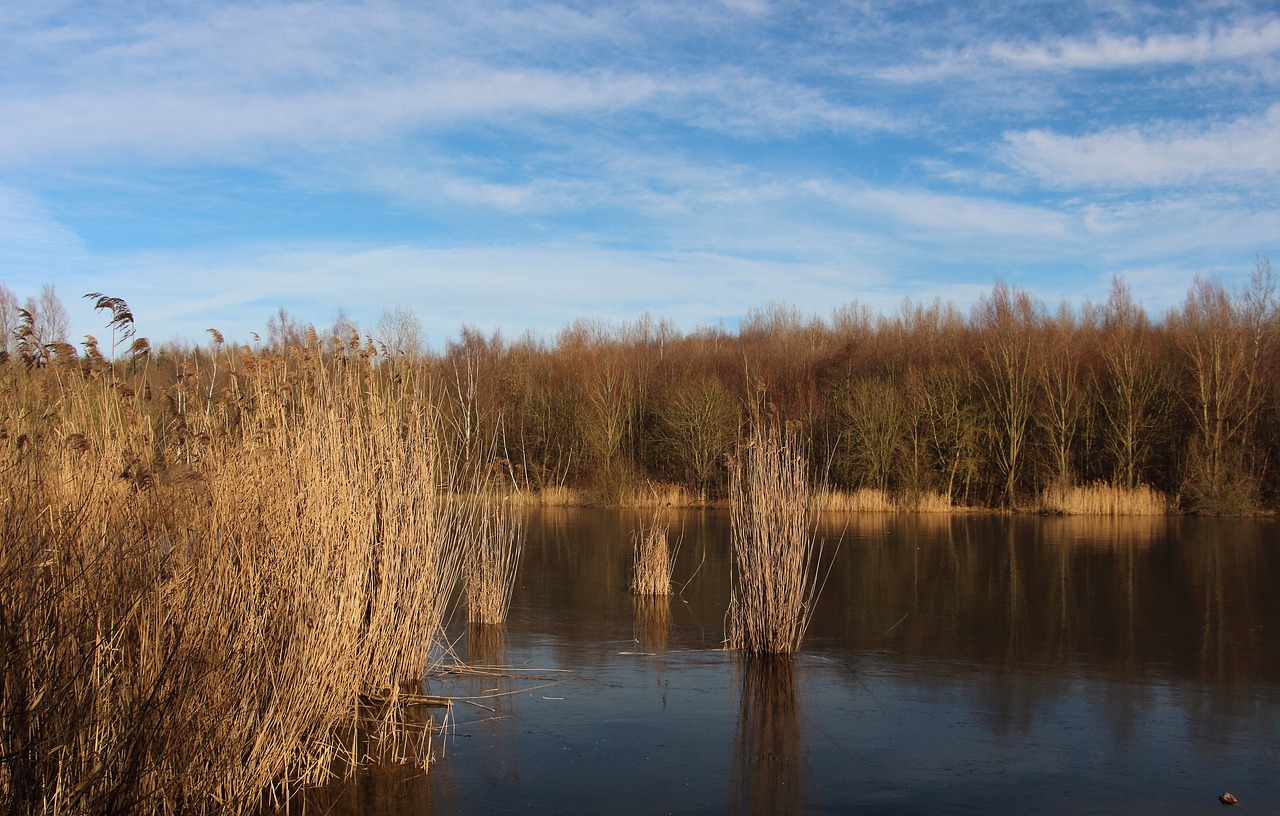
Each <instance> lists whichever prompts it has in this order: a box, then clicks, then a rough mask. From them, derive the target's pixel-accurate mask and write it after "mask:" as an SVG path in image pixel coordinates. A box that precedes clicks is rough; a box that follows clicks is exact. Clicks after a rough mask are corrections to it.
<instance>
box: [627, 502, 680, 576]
mask: <svg viewBox="0 0 1280 816" xmlns="http://www.w3.org/2000/svg"><path fill="white" fill-rule="evenodd" d="M669 535H670V525H669V524H668V523H667V520H666V519H665V518H663V515H662V512H661V511H658V512H655V513H654V514H653V520H652V521H651V522H650V523H649V526H647V527H645V526H644V525H641V527H640V529H639V530H637V531H636V532H635V533H633V534H632V536H631V552H632V558H631V563H632V569H631V591H632V592H633V593H635V594H636V595H670V594H671V573H672V572H673V571H674V570H675V561H676V554H677V553H678V552H679V549H680V548H679V546H676V547H672V546H671V544H670V541H669Z"/></svg>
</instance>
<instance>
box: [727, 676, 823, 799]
mask: <svg viewBox="0 0 1280 816" xmlns="http://www.w3.org/2000/svg"><path fill="white" fill-rule="evenodd" d="M738 668H739V672H738V673H739V675H740V681H741V689H742V693H741V696H740V698H739V705H738V726H737V730H736V733H735V735H734V744H733V768H732V771H731V773H730V783H729V812H730V813H738V814H744V813H749V814H791V813H800V812H802V810H803V800H804V791H803V781H804V770H805V769H804V739H803V736H802V734H801V732H800V710H799V700H798V697H797V693H796V668H795V663H794V662H793V661H792V660H791V659H790V658H789V657H779V656H767V655H766V656H754V657H742V658H741V659H740V661H739V666H738Z"/></svg>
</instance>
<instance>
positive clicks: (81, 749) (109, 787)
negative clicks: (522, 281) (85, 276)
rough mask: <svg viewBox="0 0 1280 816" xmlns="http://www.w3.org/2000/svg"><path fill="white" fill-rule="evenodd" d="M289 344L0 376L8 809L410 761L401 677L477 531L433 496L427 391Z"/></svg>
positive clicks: (435, 625) (360, 361)
mask: <svg viewBox="0 0 1280 816" xmlns="http://www.w3.org/2000/svg"><path fill="white" fill-rule="evenodd" d="M107 305H108V306H110V304H107ZM117 311H118V310H113V314H115V313H116V312H117ZM113 319H114V318H113ZM131 327H132V318H131V316H130V315H128V314H127V310H126V317H125V319H124V320H123V323H122V324H121V325H120V326H115V325H114V324H113V328H115V329H119V330H125V331H127V330H129V329H131ZM127 337H128V334H126V335H125V338H126V339H127ZM309 341H310V342H309V343H308V344H306V345H305V346H302V347H295V348H292V349H290V350H288V351H287V352H285V353H272V352H262V351H257V352H255V351H250V350H249V349H247V348H244V347H241V348H228V347H225V346H224V345H223V344H221V343H218V344H217V345H215V347H214V353H213V355H212V358H210V356H209V355H205V356H204V357H203V359H202V358H201V357H199V356H196V357H193V358H190V359H186V360H183V361H180V362H179V363H178V374H179V376H178V377H177V378H176V379H175V380H174V382H173V383H172V384H171V385H170V386H169V387H166V388H163V389H161V388H159V387H153V386H152V384H151V380H150V379H149V378H148V376H147V375H148V373H149V372H150V370H151V366H152V361H151V359H150V355H149V354H148V351H149V348H148V347H147V346H146V345H145V344H142V345H140V344H139V343H138V342H137V341H136V340H134V341H133V344H132V347H131V348H132V349H133V351H132V352H131V353H130V354H128V355H127V356H125V357H123V358H121V359H119V360H117V361H115V362H114V363H108V362H107V360H106V359H105V358H104V357H103V355H102V354H101V353H98V349H97V346H96V343H93V342H92V341H90V343H87V344H86V351H87V353H86V355H85V356H84V357H79V356H77V355H76V354H75V353H74V350H73V349H70V347H63V346H65V344H63V345H62V346H51V347H48V348H45V349H43V351H42V354H43V355H44V356H43V357H37V356H35V355H34V354H32V355H28V357H27V358H25V359H23V358H18V359H11V360H9V361H7V362H6V363H4V364H2V365H0V673H2V676H3V700H2V701H0V723H2V727H0V799H2V800H3V802H2V805H3V807H4V809H5V810H6V811H7V812H9V813H15V814H21V813H57V812H69V813H81V812H83V813H90V812H99V813H115V812H129V811H135V812H161V813H163V812H177V811H179V810H192V809H199V810H221V811H229V812H241V811H246V810H251V809H254V808H256V807H258V806H260V805H261V804H262V803H264V802H271V801H275V802H281V801H285V800H286V799H287V798H288V797H290V796H291V795H292V792H293V791H295V790H297V789H299V788H301V787H304V786H309V785H314V784H319V783H322V782H326V781H328V780H330V779H331V778H333V777H334V776H335V775H341V774H347V773H351V772H353V771H354V770H355V769H357V768H360V767H362V766H365V765H367V764H369V763H371V762H379V761H390V762H395V763H408V764H416V765H419V766H425V765H426V763H427V762H428V761H429V759H430V751H431V742H432V733H433V726H432V724H431V721H430V719H429V718H423V717H420V716H417V715H416V714H415V713H414V710H415V706H414V705H412V703H413V702H414V700H415V699H416V698H413V697H412V696H406V694H405V692H404V689H405V688H406V686H405V682H406V681H409V683H410V686H412V684H413V681H414V680H416V679H417V678H419V677H420V676H421V674H422V671H423V661H424V658H425V656H426V654H427V652H428V650H429V649H430V648H431V645H432V643H434V642H436V638H437V637H438V636H439V632H440V629H441V625H442V622H443V620H444V618H445V615H446V613H447V611H448V610H447V605H448V603H449V598H450V597H451V594H452V593H453V591H454V588H455V586H456V585H457V582H458V581H459V579H460V577H461V576H462V574H463V563H464V561H465V558H464V555H465V554H466V553H467V552H468V550H469V548H470V547H471V545H472V544H473V543H474V542H475V541H476V540H477V532H478V531H479V530H480V529H482V528H483V529H485V530H489V529H491V528H490V527H486V526H485V524H486V522H483V521H482V520H483V519H489V518H492V517H493V516H492V514H491V513H487V511H486V510H485V508H484V506H483V504H484V501H485V500H484V499H483V498H482V494H481V493H479V492H473V493H471V494H463V495H456V494H455V495H452V496H448V497H446V495H445V487H446V486H449V485H457V484H458V474H457V473H453V472H451V464H450V461H449V459H448V457H447V456H445V455H444V454H443V453H442V451H443V450H445V448H444V446H443V443H442V438H443V436H444V428H443V427H442V424H441V421H440V418H439V414H438V412H437V411H436V410H435V408H434V406H433V405H432V404H431V402H430V401H429V400H426V399H424V398H423V396H422V394H423V393H424V391H423V390H422V389H419V388H416V387H414V383H413V382H411V381H409V380H406V379H404V378H402V377H399V376H392V374H391V373H389V369H386V368H382V367H379V366H378V365H376V364H375V363H376V360H375V355H374V353H373V350H372V349H371V348H370V347H368V346H364V345H362V344H360V343H359V342H358V340H356V339H351V340H349V341H347V342H330V343H322V341H321V340H320V339H319V338H318V337H316V336H315V334H314V332H313V333H312V336H311V337H310V338H309ZM120 342H121V341H119V340H117V341H116V343H117V345H118V344H119V343H120ZM215 382H216V385H217V387H216V388H215V387H214V384H215ZM499 517H500V518H505V517H504V516H499ZM504 529H509V528H504ZM479 539H480V540H487V536H484V535H481V536H479ZM508 592H509V588H508ZM507 597H508V598H509V594H508V596H507ZM504 603H505V601H504Z"/></svg>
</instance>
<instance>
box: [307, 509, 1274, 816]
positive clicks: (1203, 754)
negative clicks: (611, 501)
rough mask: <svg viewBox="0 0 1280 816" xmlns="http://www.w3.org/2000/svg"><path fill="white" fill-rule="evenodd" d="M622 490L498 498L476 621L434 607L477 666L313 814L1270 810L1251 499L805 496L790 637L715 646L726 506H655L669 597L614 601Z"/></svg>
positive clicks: (1266, 529) (442, 681) (1270, 694)
mask: <svg viewBox="0 0 1280 816" xmlns="http://www.w3.org/2000/svg"><path fill="white" fill-rule="evenodd" d="M649 518H650V514H649V513H643V512H639V511H624V510H606V509H544V510H539V511H535V512H532V513H530V515H529V516H528V518H527V520H526V527H525V531H526V544H525V549H524V553H523V556H522V561H521V565H520V572H519V577H518V581H517V585H516V587H515V590H514V593H513V601H512V607H511V613H510V616H509V619H508V622H507V624H506V625H505V626H504V627H502V628H500V629H493V628H489V629H472V630H470V631H469V630H468V628H467V627H466V626H465V625H461V626H456V627H454V628H453V629H451V636H452V637H454V638H456V641H457V642H456V647H455V648H456V652H457V654H458V656H459V657H460V658H461V659H463V660H469V661H471V662H473V663H479V664H483V665H488V666H497V667H502V668H498V669H495V670H494V673H493V675H492V676H478V677H477V676H456V677H455V676H446V677H443V678H438V679H435V680H432V681H431V682H430V683H429V684H428V690H429V691H430V692H431V693H435V694H444V695H448V696H452V697H464V698H468V699H469V700H470V702H465V703H458V704H455V706H454V707H453V709H452V714H451V718H452V733H451V734H450V735H449V736H448V737H447V739H446V741H445V742H444V744H443V745H442V746H440V750H439V754H440V756H439V759H438V760H437V761H436V762H435V764H433V765H432V767H431V770H430V773H429V774H427V775H425V776H424V775H421V774H420V773H418V774H415V773H413V772H412V771H410V770H407V769H406V770H404V771H402V772H395V771H382V772H378V773H371V774H367V775H364V776H362V777H361V778H359V779H358V780H356V781H354V782H352V783H350V784H348V785H347V786H345V787H344V788H343V789H342V790H341V791H340V792H333V793H332V794H331V795H333V796H335V797H336V802H326V804H329V803H333V804H336V807H337V809H338V811H340V812H345V813H378V814H393V813H394V814H400V813H404V814H407V813H414V814H461V813H499V812H525V813H563V814H569V813H584V814H600V813H635V814H653V813H725V812H731V813H761V814H765V813H848V812H854V811H856V812H858V813H871V814H875V813H892V814H896V815H897V816H902V814H917V813H919V814H924V813H929V814H936V813H956V814H961V813H975V814H976V813H982V814H1000V813H1009V814H1014V813H1017V814H1026V813H1124V814H1134V813H1164V814H1179V813H1187V814H1192V813H1205V812H1216V811H1217V810H1218V809H1220V808H1221V807H1222V806H1221V805H1220V804H1219V803H1218V801H1217V797H1218V795H1219V794H1221V793H1223V792H1226V791H1230V792H1231V793H1233V794H1235V795H1236V796H1237V797H1239V799H1240V803H1241V804H1240V805H1239V806H1238V807H1242V808H1245V809H1247V810H1249V811H1251V812H1280V595H1278V593H1277V591H1276V590H1277V589H1278V588H1280V542H1278V541H1277V538H1278V536H1277V526H1276V523H1275V522H1274V521H1272V520H1263V521H1220V520H1204V519H1178V518H1173V519H1164V518H1160V519H1146V518H1135V519H1098V518H1039V517H1010V516H998V515H976V516H945V515H939V516H931V515H892V514H890V515H868V514H860V515H848V516H828V517H825V518H824V519H823V521H822V524H821V527H820V535H821V536H822V537H823V538H824V539H825V540H826V542H827V543H826V545H825V549H824V559H825V563H826V564H827V565H828V568H829V571H828V572H827V573H826V575H827V578H826V583H825V586H824V588H823V591H822V595H821V596H820V598H819V600H818V606H817V609H816V611H815V614H814V616H813V620H812V624H811V626H810V628H809V631H808V635H807V637H806V639H805V642H804V645H803V648H802V650H801V652H800V653H799V655H797V656H796V657H795V658H794V659H793V660H790V661H786V660H783V661H778V660H752V661H746V660H743V659H742V658H741V657H740V656H738V655H735V654H733V653H729V652H726V651H723V650H722V648H721V641H722V639H723V634H724V613H725V610H726V608H727V605H728V599H729V580H730V545H729V524H728V514H727V512H723V511H680V512H672V513H671V514H669V516H668V518H669V519H670V522H671V525H672V538H673V540H674V539H676V538H679V539H680V541H681V545H680V551H679V556H678V561H677V567H676V573H675V580H676V583H677V586H678V587H682V589H681V592H680V594H678V595H676V596H673V597H671V598H670V599H660V600H658V601H656V602H655V601H652V600H647V599H646V600H640V599H635V598H633V597H632V596H631V595H630V594H629V592H628V591H627V586H628V582H629V580H630V571H631V534H632V531H634V530H636V529H637V528H638V527H639V526H640V524H641V523H644V522H647V521H648V520H649Z"/></svg>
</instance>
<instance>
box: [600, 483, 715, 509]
mask: <svg viewBox="0 0 1280 816" xmlns="http://www.w3.org/2000/svg"><path fill="white" fill-rule="evenodd" d="M619 504H620V506H622V507H693V506H695V505H698V504H701V502H700V501H699V500H698V498H697V497H696V496H695V495H694V494H693V493H691V492H689V490H688V489H686V488H685V487H684V485H678V484H671V483H669V482H645V483H643V484H641V485H637V486H635V487H632V488H630V489H629V490H627V491H626V493H625V494H624V495H623V496H622V500H621V501H620V502H619Z"/></svg>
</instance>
